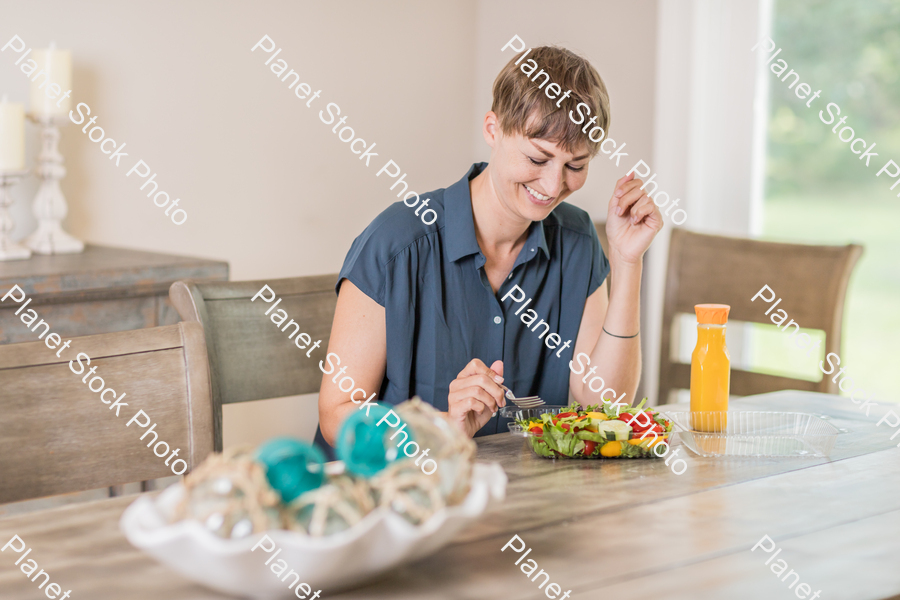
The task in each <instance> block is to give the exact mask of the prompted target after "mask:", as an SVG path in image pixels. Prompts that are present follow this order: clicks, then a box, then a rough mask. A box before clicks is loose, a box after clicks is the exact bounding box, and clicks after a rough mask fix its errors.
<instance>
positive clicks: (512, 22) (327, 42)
mask: <svg viewBox="0 0 900 600" xmlns="http://www.w3.org/2000/svg"><path fill="white" fill-rule="evenodd" d="M551 6H552V8H551V7H548V4H547V3H543V2H535V1H531V0H529V1H525V2H521V1H517V2H512V1H483V2H476V1H474V0H473V1H453V2H421V1H408V2H397V1H395V2H377V3H375V2H364V1H362V0H359V1H355V2H351V1H338V2H335V1H332V2H258V3H250V2H227V3H226V2H212V1H192V2H187V3H185V2H175V1H171V0H166V1H155V2H128V3H117V2H112V1H109V0H108V1H105V2H99V1H93V2H91V1H87V2H78V3H71V2H64V1H62V0H57V1H53V2H40V1H32V2H10V1H7V0H3V1H2V4H0V12H2V14H3V20H2V24H0V38H2V44H5V43H6V41H7V40H8V39H9V38H10V37H12V35H14V34H17V35H19V36H20V37H21V38H23V39H24V40H25V42H26V43H27V44H28V46H29V47H34V48H42V47H46V46H47V44H48V43H49V42H50V40H55V41H56V44H57V46H58V47H61V48H71V49H72V53H73V62H74V65H75V66H74V75H73V90H74V91H73V98H74V99H75V101H76V102H86V103H88V104H89V105H90V107H91V109H92V114H96V115H99V119H98V121H97V124H98V125H101V126H103V127H104V128H105V129H106V131H107V134H108V135H110V136H111V137H113V138H114V139H116V140H117V141H119V142H123V141H124V142H126V143H127V147H126V150H125V151H127V152H129V157H128V159H127V160H128V161H131V162H126V161H124V160H123V163H122V165H121V166H120V167H119V168H118V169H117V168H115V167H114V166H113V165H112V164H111V163H110V161H109V160H107V159H106V157H105V156H104V155H103V154H101V153H100V151H99V149H98V148H97V147H96V145H95V144H93V143H91V142H89V141H88V140H87V137H86V135H85V134H83V133H81V130H80V127H76V126H75V125H73V124H69V125H68V126H66V127H64V128H63V141H62V144H61V146H62V151H63V154H64V155H65V157H66V164H67V167H68V170H69V174H68V176H67V177H66V179H65V180H64V181H63V190H64V192H65V194H66V196H67V198H68V200H69V208H70V217H69V219H68V228H69V230H70V231H71V232H72V233H74V234H75V235H76V236H78V237H80V238H82V239H84V240H87V241H89V242H93V243H99V244H107V245H114V246H122V247H130V248H139V249H146V250H155V251H160V252H168V253H174V254H188V255H195V256H203V257H210V258H217V259H224V260H227V261H228V262H229V263H230V264H231V269H232V279H262V278H275V277H289V276H297V275H311V274H318V273H330V272H335V271H337V270H338V269H339V268H340V265H341V263H342V261H343V258H344V255H345V253H346V252H347V250H348V249H349V246H350V243H351V242H352V240H353V238H354V237H356V235H358V234H359V232H360V231H362V229H363V228H364V227H365V226H366V224H368V223H369V221H371V219H372V218H374V217H375V215H377V214H378V213H379V212H380V211H381V210H383V209H384V208H385V207H386V206H387V205H388V204H390V203H391V202H392V201H393V200H394V197H393V196H392V195H391V193H390V191H389V190H388V188H389V186H390V182H389V181H388V180H387V179H386V176H384V175H382V177H380V178H376V177H375V173H376V172H377V170H378V169H379V168H380V167H381V166H382V164H383V163H384V162H386V161H387V159H388V158H390V159H393V160H394V161H395V162H397V163H398V164H400V166H401V167H402V168H403V170H404V171H405V172H407V173H408V175H407V180H408V181H409V182H410V184H411V186H412V189H415V190H417V191H420V192H424V191H428V190H431V189H434V188H437V187H445V186H447V185H449V184H450V183H453V182H454V181H456V180H457V179H458V178H459V177H460V176H462V174H463V173H464V172H465V170H466V169H467V168H468V165H469V163H471V162H473V161H474V160H484V159H486V158H487V150H486V146H485V145H484V142H483V140H482V139H481V134H480V128H479V123H480V120H481V118H482V116H483V115H484V112H485V111H487V110H488V109H489V108H490V87H491V83H492V81H493V78H494V76H495V74H496V72H497V71H498V70H499V68H500V67H501V66H502V64H504V63H505V62H506V61H507V60H508V56H504V55H503V54H501V52H500V47H501V46H502V45H503V44H504V43H505V42H506V41H507V40H508V39H509V38H510V37H512V35H513V34H518V35H519V36H520V37H522V38H523V39H524V40H525V41H526V42H528V43H529V44H531V45H538V44H544V43H556V44H560V45H564V46H567V47H569V48H572V49H573V50H576V51H578V52H580V53H582V54H584V55H585V56H587V57H588V58H589V59H590V60H591V61H592V62H593V63H594V65H595V66H596V67H597V69H598V70H599V71H600V73H601V75H602V76H603V77H604V80H605V81H606V84H607V86H608V88H609V90H610V94H611V99H612V114H613V128H612V132H611V133H612V136H613V138H615V139H616V140H617V141H618V142H619V143H621V142H622V141H626V142H627V144H628V145H627V150H626V151H628V152H629V159H634V160H635V161H636V159H637V158H638V157H644V156H646V157H647V158H646V160H649V158H650V156H651V153H652V139H653V125H652V122H651V121H652V120H651V116H652V114H653V110H652V105H653V89H654V88H653V85H654V79H655V78H654V68H655V67H654V65H655V58H654V57H655V46H654V28H655V23H656V18H655V14H656V3H655V1H653V0H642V1H640V2H629V3H627V4H626V3H617V2H615V3H614V2H596V1H593V2H591V1H586V0H585V1H562V2H555V3H553V4H552V5H551ZM264 34H268V35H269V36H270V37H271V38H273V39H274V40H275V41H276V43H277V44H278V47H281V48H283V50H282V52H281V53H280V54H279V55H278V58H283V59H284V60H285V61H287V63H288V65H289V67H290V68H293V69H294V70H296V71H298V72H300V73H301V77H302V79H301V80H302V81H306V82H308V83H309V84H310V85H311V86H312V87H313V89H314V90H318V89H321V90H322V96H321V97H320V98H319V99H317V100H316V101H314V103H313V108H314V109H315V110H314V109H308V108H306V106H305V102H306V101H305V100H303V101H301V100H298V99H297V98H296V97H295V96H294V95H293V92H291V91H290V90H288V89H286V85H285V84H283V83H281V82H280V81H278V79H277V78H276V77H275V76H274V75H273V74H272V73H271V72H270V71H269V67H267V66H266V65H265V64H264V62H265V60H266V59H267V58H268V55H264V54H262V52H261V51H259V50H257V52H256V53H251V52H250V48H251V46H253V45H254V44H255V43H256V42H257V41H258V40H259V39H260V38H261V37H262V36H263V35H264ZM2 44H0V45H2ZM15 59H16V57H14V56H12V55H11V54H10V51H9V50H7V51H6V52H4V53H0V93H3V92H6V93H8V94H9V95H10V97H11V99H13V100H20V101H24V100H25V99H26V98H27V92H28V87H27V80H26V78H25V76H24V75H23V74H22V73H21V72H19V71H18V68H17V67H15V66H14V65H13V62H14V61H15ZM328 102H336V103H337V104H339V105H340V107H341V113H342V114H346V115H348V121H347V124H348V125H351V126H352V127H354V129H355V130H356V131H357V134H358V135H360V136H361V137H363V138H364V139H365V140H367V141H368V142H369V143H371V142H376V143H377V146H376V149H375V151H376V152H378V157H377V159H375V160H373V161H372V164H371V166H370V167H368V168H366V167H365V166H364V164H363V163H361V162H360V161H359V160H358V159H357V157H356V156H355V155H353V154H351V152H350V151H349V149H348V148H347V145H346V144H344V143H341V142H340V141H338V139H337V137H336V135H335V134H333V133H332V132H331V126H326V125H324V124H323V123H322V122H321V121H319V118H318V109H321V108H324V107H325V105H326V104H327V103H328ZM29 138H30V140H31V145H30V147H29V150H28V155H29V157H33V156H34V154H35V153H36V147H35V146H36V144H35V141H36V131H34V130H33V129H32V128H30V130H29ZM139 158H140V159H143V160H144V161H145V162H147V163H149V164H150V166H151V167H152V168H153V170H154V171H155V172H156V173H157V178H156V179H157V181H158V182H159V183H160V185H161V189H164V190H166V191H167V192H169V193H170V194H174V195H177V197H179V198H181V205H182V206H183V207H184V208H185V209H186V210H187V212H188V214H189V218H188V221H187V222H186V223H185V224H184V225H182V226H175V225H174V224H172V223H171V222H170V221H169V220H168V218H166V217H165V216H164V215H163V214H162V213H163V211H162V210H160V209H158V208H156V207H155V206H154V205H153V203H152V201H151V200H150V199H149V198H147V197H146V196H144V195H143V194H142V193H141V192H140V191H139V189H138V188H139V187H140V185H141V183H142V182H140V181H139V180H138V179H137V178H136V176H135V175H132V176H131V177H130V178H126V177H125V173H126V172H127V170H128V169H129V168H130V167H131V166H132V164H133V162H135V161H136V160H137V159H139ZM31 160H33V158H32V159H31ZM630 167H631V164H627V165H626V164H625V162H624V161H623V163H622V165H621V166H620V167H619V168H618V169H616V168H613V167H612V166H610V161H608V160H606V159H605V157H604V156H603V155H601V156H600V158H598V159H596V160H595V162H594V163H593V164H592V167H591V173H592V176H591V178H590V179H589V183H588V185H587V186H586V187H585V188H584V190H583V191H581V192H579V193H578V194H577V195H576V196H575V197H573V199H572V201H573V203H575V204H577V205H579V206H581V207H583V208H586V209H587V210H589V211H590V212H591V214H592V215H594V216H595V217H603V216H604V215H605V210H606V209H605V207H606V201H607V200H608V198H609V195H610V192H611V190H612V186H613V183H614V181H615V180H616V179H617V178H618V177H620V176H622V175H624V173H625V172H626V171H627V170H628V169H629V168H630ZM34 189H35V184H34V181H33V180H32V181H28V182H26V183H24V184H22V185H20V186H19V187H18V188H16V190H15V192H14V194H15V196H16V197H17V198H18V199H19V202H18V204H17V205H16V209H15V216H16V219H17V221H18V223H19V227H18V229H17V233H16V237H22V236H24V235H25V234H27V233H29V232H30V231H31V230H32V229H33V227H34V224H33V219H32V218H31V217H30V215H29V209H28V202H29V201H30V198H31V197H32V195H33V193H34ZM0 268H2V267H0ZM226 409H227V410H226V414H225V427H226V431H225V434H226V443H228V444H231V443H237V442H239V441H249V442H257V441H259V440H261V439H264V438H266V437H268V436H270V435H274V434H289V433H293V434H298V435H304V436H308V435H311V431H313V430H314V429H315V419H316V414H315V398H314V397H306V398H302V399H288V400H276V401H266V402H262V403H253V404H249V405H244V406H230V407H226Z"/></svg>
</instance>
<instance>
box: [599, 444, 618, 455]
mask: <svg viewBox="0 0 900 600" xmlns="http://www.w3.org/2000/svg"><path fill="white" fill-rule="evenodd" d="M621 454H622V442H606V443H605V444H603V447H602V448H600V455H601V456H605V457H607V458H613V457H616V456H621Z"/></svg>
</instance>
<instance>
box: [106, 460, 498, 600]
mask: <svg viewBox="0 0 900 600" xmlns="http://www.w3.org/2000/svg"><path fill="white" fill-rule="evenodd" d="M183 494H184V487H183V486H182V485H181V484H180V483H179V484H176V485H174V486H172V487H170V488H168V489H166V490H165V491H164V492H163V493H162V494H160V495H159V496H157V497H156V498H155V500H154V499H151V498H148V497H141V498H138V499H137V500H136V501H135V502H134V503H132V504H131V506H129V507H128V508H127V509H126V510H125V512H124V514H123V515H122V519H121V521H120V522H119V526H120V528H121V529H122V532H123V533H124V534H125V537H126V538H128V541H129V542H131V543H132V545H134V546H136V547H137V548H140V549H141V550H143V551H145V552H147V553H148V554H150V555H151V556H153V557H154V558H156V559H157V560H158V561H159V562H161V563H163V564H164V565H166V566H168V567H170V568H172V569H173V570H175V571H177V572H179V573H181V574H182V575H183V576H185V577H186V578H188V579H190V580H192V581H196V582H197V583H200V584H203V585H205V586H207V587H210V588H212V589H214V590H218V591H220V592H224V593H227V594H234V595H238V596H249V597H251V598H265V599H274V598H292V597H293V598H297V597H300V596H301V595H302V593H301V594H298V595H295V592H294V591H293V590H292V589H288V583H291V582H294V581H296V579H295V578H294V577H293V576H291V577H290V579H289V580H288V581H287V582H285V581H282V580H281V578H280V577H279V576H278V575H276V574H275V572H274V571H271V570H270V567H271V566H274V565H276V564H277V563H278V560H280V559H283V560H284V561H285V562H287V565H288V571H289V570H290V569H293V570H294V571H295V572H296V573H298V574H299V575H300V583H307V584H309V585H310V586H311V587H312V590H313V593H315V591H316V590H322V595H325V594H329V593H333V592H336V591H338V590H340V589H346V588H349V587H352V586H354V585H357V584H359V583H361V582H363V581H365V580H367V579H371V578H372V577H375V576H376V575H379V574H380V573H383V572H385V571H387V570H389V569H392V568H394V567H397V566H399V565H401V564H403V563H406V562H411V561H413V560H418V559H420V558H423V557H425V556H427V555H429V554H431V553H433V552H435V551H437V550H438V549H440V548H441V547H442V546H444V545H446V544H447V543H449V542H450V540H451V539H452V538H453V537H454V536H455V535H456V534H457V533H458V532H459V531H460V530H461V529H462V528H463V527H465V526H466V525H468V524H469V523H471V522H472V521H475V520H476V519H477V518H478V517H479V516H480V515H481V514H482V513H484V512H485V511H486V510H487V508H488V507H489V506H490V505H491V503H492V502H494V501H499V500H502V499H503V498H504V497H505V495H506V473H504V472H503V468H502V467H501V466H500V465H499V464H497V463H489V464H488V463H476V464H475V465H474V468H473V471H472V480H471V489H470V491H469V493H468V495H467V496H466V498H465V500H464V501H463V502H462V503H461V504H459V505H457V506H450V507H447V508H445V509H442V510H440V511H438V512H437V513H435V514H434V516H432V517H431V518H430V519H429V520H428V521H426V522H425V523H423V524H421V525H419V526H414V525H411V524H410V523H409V522H407V521H406V520H405V519H404V518H403V517H401V516H400V515H398V514H396V513H394V512H392V511H390V510H388V509H385V508H378V509H376V510H375V511H373V512H371V513H369V514H368V515H366V517H365V518H364V519H363V520H362V521H360V522H359V523H357V524H356V525H355V526H353V527H351V528H350V529H348V530H346V531H342V532H340V533H337V534H335V535H330V536H327V537H321V538H313V537H310V536H307V535H305V534H302V533H299V532H295V531H287V530H272V531H267V532H265V534H253V535H251V536H249V537H247V538H244V539H240V540H232V539H223V538H220V537H218V536H216V535H214V534H213V533H211V532H210V531H208V530H207V529H206V528H204V527H203V526H202V525H201V524H200V523H199V522H197V521H179V522H176V523H171V524H170V523H169V522H168V519H167V518H166V515H167V514H169V513H170V511H171V510H172V508H173V507H174V506H175V504H176V503H177V502H178V500H179V499H180V498H181V497H182V495H183ZM263 535H267V536H269V538H270V539H271V540H272V541H274V542H275V547H276V548H280V549H281V552H280V553H278V556H277V558H276V560H274V561H272V562H271V564H270V565H269V566H267V565H266V564H265V563H266V561H267V560H269V559H270V558H271V557H272V556H273V555H274V554H275V552H277V550H273V551H272V552H271V553H266V552H264V551H263V548H257V550H256V551H255V552H254V551H251V549H252V548H253V547H254V546H255V545H256V544H257V542H259V541H260V540H262V539H263ZM286 574H287V571H285V572H284V574H282V577H283V576H285V575H286ZM298 585H299V584H298Z"/></svg>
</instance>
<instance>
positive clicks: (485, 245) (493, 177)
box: [317, 47, 662, 444]
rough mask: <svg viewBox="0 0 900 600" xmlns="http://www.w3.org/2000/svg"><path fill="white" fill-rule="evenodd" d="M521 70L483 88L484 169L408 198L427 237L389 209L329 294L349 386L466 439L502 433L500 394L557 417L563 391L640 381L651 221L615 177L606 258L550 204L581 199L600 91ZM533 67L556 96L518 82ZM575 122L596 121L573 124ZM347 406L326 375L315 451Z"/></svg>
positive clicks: (557, 63) (571, 57)
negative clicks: (427, 215) (427, 218)
mask: <svg viewBox="0 0 900 600" xmlns="http://www.w3.org/2000/svg"><path fill="white" fill-rule="evenodd" d="M529 57H530V58H529V60H528V61H524V62H522V61H521V58H520V59H519V60H520V62H521V65H517V64H516V63H515V59H514V60H511V61H510V62H509V64H507V65H506V67H504V68H503V70H502V71H501V72H500V74H499V75H498V76H497V79H496V81H495V82H494V87H493V104H492V107H491V110H490V111H489V112H488V113H487V114H486V115H485V117H484V124H483V134H484V139H485V141H486V142H487V144H488V146H490V148H491V157H490V162H489V163H487V164H485V163H480V164H475V165H473V166H472V167H471V168H470V169H469V172H468V173H467V174H466V176H465V177H463V178H462V179H461V180H460V181H458V182H457V183H455V184H453V185H452V186H450V187H449V188H446V189H440V190H436V191H434V192H431V193H429V194H423V195H421V198H428V199H429V200H430V203H429V205H428V206H430V207H431V208H433V209H434V210H435V211H436V212H437V214H438V218H437V220H436V221H435V222H434V223H433V224H431V225H427V224H425V223H424V222H423V219H421V218H420V217H419V216H416V214H415V213H414V211H413V210H412V209H410V208H408V206H405V205H404V204H403V203H402V202H397V203H395V204H394V205H392V206H390V207H389V208H388V209H387V210H385V211H384V212H383V213H381V214H380V215H379V216H378V217H376V219H375V220H374V221H373V222H372V223H371V224H370V225H369V226H368V227H367V228H366V230H365V231H364V232H363V233H362V234H361V235H360V236H359V237H358V238H357V239H356V240H355V241H354V242H353V246H352V247H351V249H350V252H349V253H348V255H347V258H346V259H345V261H344V266H343V268H342V269H341V272H340V275H339V278H338V283H337V291H338V301H337V310H336V312H335V315H334V324H333V327H332V331H331V340H330V342H329V347H328V351H329V352H333V353H334V354H336V355H338V356H339V357H340V365H341V366H342V367H345V368H346V373H347V374H348V375H352V377H353V379H354V381H355V382H356V385H357V386H358V387H360V388H362V389H363V390H366V392H367V395H369V394H372V393H373V392H376V391H377V392H378V395H377V397H378V398H379V399H380V400H381V401H383V402H387V403H390V404H397V403H399V402H402V401H404V400H407V399H408V398H411V397H412V396H414V395H418V396H420V397H421V398H422V399H423V400H424V401H425V402H428V403H430V404H432V405H434V406H435V407H436V408H437V409H439V410H441V411H445V412H446V414H447V418H448V419H449V420H450V421H451V422H453V423H455V424H456V425H457V426H459V427H460V428H461V429H462V430H463V431H465V432H466V434H468V435H469V436H475V435H484V434H489V433H498V432H499V431H501V429H500V426H501V423H500V422H499V419H498V417H497V416H496V415H495V413H496V411H497V409H498V408H499V407H502V406H504V405H505V404H506V400H505V398H504V389H503V388H502V387H501V383H502V384H504V385H505V386H507V387H509V388H510V389H511V390H512V391H513V393H515V394H516V395H517V396H528V395H539V396H541V398H544V399H545V400H547V401H548V402H549V403H554V404H564V403H566V402H567V398H568V394H569V393H570V392H571V395H572V397H574V398H575V400H576V401H578V402H579V403H581V404H582V405H587V404H593V403H598V402H599V401H600V397H601V393H602V394H603V396H604V397H606V398H610V397H611V396H612V395H617V396H618V398H622V397H623V396H625V395H627V396H628V397H632V396H633V394H634V392H635V389H636V388H637V384H638V380H639V378H640V364H641V351H640V337H639V336H638V328H639V323H640V285H641V269H642V261H643V255H644V252H645V251H646V250H647V248H648V247H649V245H650V242H651V241H652V240H653V238H654V236H655V235H656V233H657V232H658V231H659V230H660V228H661V227H662V216H661V215H660V212H659V209H658V208H657V207H656V205H655V204H654V203H653V201H652V200H651V199H650V198H649V197H648V196H647V195H646V194H644V192H643V191H642V190H641V185H642V183H641V181H640V180H639V179H634V176H633V174H632V175H629V176H627V177H623V178H621V179H619V181H618V182H617V183H616V188H615V190H614V192H613V196H612V198H611V199H610V201H609V207H608V211H607V224H606V232H607V236H608V238H609V246H610V255H609V257H608V259H607V257H606V256H604V254H603V251H602V250H601V248H600V242H599V240H598V238H597V233H596V230H595V229H594V226H593V223H592V222H591V219H590V217H589V216H588V214H587V213H586V212H585V211H583V210H581V209H578V208H575V207H574V206H572V205H569V204H564V203H563V200H564V199H565V198H566V197H568V196H569V195H570V194H571V193H573V192H575V191H577V190H578V189H580V188H581V187H582V186H583V185H584V183H585V180H586V179H587V175H588V167H589V163H590V160H591V159H592V158H593V157H594V156H595V155H596V154H597V152H598V151H599V149H600V144H601V142H602V139H603V133H604V132H606V131H608V128H609V102H608V97H607V93H606V88H605V86H604V84H603V81H602V79H601V78H600V76H599V75H598V74H597V72H596V70H595V69H594V68H593V67H592V66H591V65H590V63H588V62H587V61H586V60H585V59H583V58H581V57H579V56H576V55H575V54H573V53H571V52H569V51H568V50H565V49H562V48H554V47H542V48H537V49H535V50H533V51H532V52H531V53H530V54H529ZM532 63H534V64H533V66H532ZM538 65H539V66H540V68H541V69H542V73H547V74H549V81H551V82H554V83H555V84H556V85H557V87H556V88H553V86H551V85H548V86H547V87H546V88H545V87H544V84H546V83H547V82H548V79H546V77H545V76H543V75H542V73H539V74H538V75H541V76H542V77H544V78H543V81H537V79H538V77H537V76H536V77H535V78H534V79H535V80H532V79H529V75H526V73H529V74H530V73H532V72H534V71H535V70H536V67H537V66H538ZM526 66H527V68H526ZM551 89H555V90H556V95H555V96H554V95H552V93H551ZM561 90H570V91H571V94H567V95H566V96H565V97H560V91H561ZM582 104H583V107H581V105H582ZM579 107H580V110H578V108H579ZM587 108H589V109H590V111H589V112H586V109H587ZM570 114H571V115H572V116H571V117H570ZM585 114H587V115H595V117H593V118H592V119H591V121H590V122H589V125H584V126H582V125H581V124H580V123H577V119H578V118H579V117H580V118H581V122H582V123H584V122H587V119H586V118H585V117H584V116H583V115H585ZM598 127H599V128H600V133H599V136H600V137H599V138H597V137H596V136H597V135H598V134H596V133H595V131H596V128H598ZM589 128H594V129H591V130H590V131H588V129H589ZM589 134H592V135H591V137H588V136H589ZM598 139H599V141H595V140H598ZM410 199H411V198H410ZM610 273H612V274H613V275H614V279H615V282H616V285H615V287H614V288H612V290H611V294H610V295H609V296H608V295H607V285H608V284H607V282H606V278H607V275H609V274H610ZM526 297H527V298H528V299H529V300H527V302H526ZM526 307H527V310H523V309H525V308H526ZM526 315H527V318H526ZM537 317H539V318H540V319H541V321H540V323H539V325H542V326H543V329H542V330H541V331H538V326H537V325H535V326H534V327H532V326H531V324H532V323H533V322H534V321H536V318H537ZM554 334H555V336H554ZM582 353H583V354H584V356H579V355H580V354H582ZM575 357H578V359H579V360H578V361H574V360H573V359H574V358H575ZM588 358H589V361H588V360H587V359H588ZM570 361H573V362H572V363H571V365H572V366H571V368H570ZM582 374H584V376H582ZM598 379H599V381H600V383H594V382H595V381H597V380H598ZM601 383H602V386H603V389H604V390H606V391H603V392H601V389H600V387H601ZM609 388H611V389H612V391H613V392H614V394H611V393H610V389H609ZM354 402H355V403H354ZM358 408H359V396H358V395H357V396H356V399H355V400H354V401H351V398H350V395H349V394H348V393H347V392H345V391H341V390H340V389H339V388H338V385H337V383H336V380H335V378H332V377H330V376H328V375H326V376H325V377H324V378H323V380H322V386H321V391H320V395H319V423H320V433H319V434H317V440H318V441H319V442H320V443H321V442H322V441H326V442H328V443H330V444H333V443H334V440H335V438H336V437H337V433H338V430H339V428H340V425H341V423H342V422H343V420H344V419H345V418H346V417H347V416H348V415H349V413H351V412H353V411H354V410H357V409H358Z"/></svg>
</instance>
